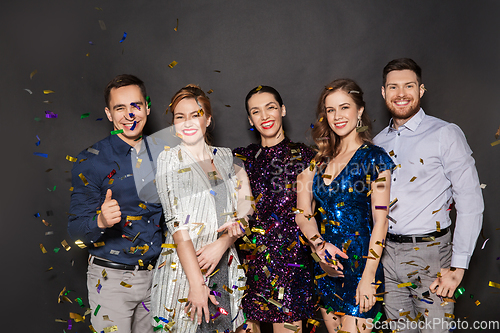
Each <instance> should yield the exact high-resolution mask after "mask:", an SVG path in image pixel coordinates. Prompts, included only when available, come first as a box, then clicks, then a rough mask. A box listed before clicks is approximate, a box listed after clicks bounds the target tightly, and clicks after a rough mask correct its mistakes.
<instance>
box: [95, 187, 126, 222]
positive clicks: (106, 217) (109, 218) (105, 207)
mask: <svg viewBox="0 0 500 333" xmlns="http://www.w3.org/2000/svg"><path fill="white" fill-rule="evenodd" d="M112 194H113V193H112V191H111V189H108V191H107V192H106V198H105V199H104V202H103V203H102V205H101V214H99V215H98V216H97V225H98V226H99V228H101V229H104V228H111V227H112V226H114V225H115V224H117V223H119V222H120V221H121V219H122V213H121V211H120V205H118V201H116V200H114V199H111V195H112Z"/></svg>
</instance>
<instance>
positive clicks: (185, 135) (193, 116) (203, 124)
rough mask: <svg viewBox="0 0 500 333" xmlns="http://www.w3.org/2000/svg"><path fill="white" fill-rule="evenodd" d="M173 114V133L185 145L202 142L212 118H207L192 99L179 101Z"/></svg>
mask: <svg viewBox="0 0 500 333" xmlns="http://www.w3.org/2000/svg"><path fill="white" fill-rule="evenodd" d="M173 113H174V126H175V131H176V133H177V135H178V136H179V137H180V138H181V139H182V141H183V142H184V143H185V144H188V145H194V144H196V143H199V142H204V140H205V133H206V131H207V127H208V126H209V125H210V122H211V121H212V118H211V117H209V118H207V114H206V113H205V112H203V111H200V106H199V105H198V103H196V100H195V99H194V98H184V99H183V100H181V101H180V102H179V103H177V106H176V107H175V109H174V110H173Z"/></svg>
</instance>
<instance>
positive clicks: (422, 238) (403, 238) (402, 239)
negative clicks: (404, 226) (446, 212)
mask: <svg viewBox="0 0 500 333" xmlns="http://www.w3.org/2000/svg"><path fill="white" fill-rule="evenodd" d="M448 231H450V227H447V228H445V229H442V230H441V231H434V232H431V233H429V234H425V235H418V236H412V235H394V234H391V233H387V240H390V241H391V242H397V243H413V238H415V242H432V241H434V240H435V239H436V238H437V237H441V236H444V235H446V234H447V233H448Z"/></svg>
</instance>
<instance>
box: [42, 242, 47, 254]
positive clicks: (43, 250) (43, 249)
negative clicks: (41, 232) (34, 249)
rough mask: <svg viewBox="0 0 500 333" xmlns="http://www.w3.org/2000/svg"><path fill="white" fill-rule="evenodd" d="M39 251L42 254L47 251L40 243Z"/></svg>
mask: <svg viewBox="0 0 500 333" xmlns="http://www.w3.org/2000/svg"><path fill="white" fill-rule="evenodd" d="M40 250H42V253H44V254H45V253H47V250H45V247H44V246H43V244H42V243H40Z"/></svg>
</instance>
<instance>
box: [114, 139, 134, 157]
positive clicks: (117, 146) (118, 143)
mask: <svg viewBox="0 0 500 333" xmlns="http://www.w3.org/2000/svg"><path fill="white" fill-rule="evenodd" d="M109 141H110V142H111V146H112V147H113V149H114V151H115V152H116V153H117V154H118V155H121V156H126V155H128V153H129V152H130V149H131V148H132V146H131V145H129V144H128V143H126V142H125V141H123V140H122V139H120V137H119V136H118V135H116V134H114V135H111V136H110V139H109Z"/></svg>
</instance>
